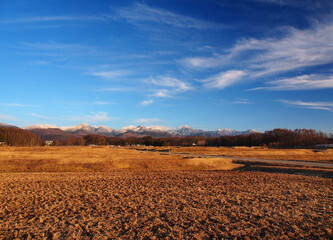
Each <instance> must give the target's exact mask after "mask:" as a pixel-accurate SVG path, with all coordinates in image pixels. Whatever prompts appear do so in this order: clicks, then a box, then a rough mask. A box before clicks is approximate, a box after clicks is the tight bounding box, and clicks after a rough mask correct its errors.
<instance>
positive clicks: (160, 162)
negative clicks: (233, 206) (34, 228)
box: [0, 147, 241, 172]
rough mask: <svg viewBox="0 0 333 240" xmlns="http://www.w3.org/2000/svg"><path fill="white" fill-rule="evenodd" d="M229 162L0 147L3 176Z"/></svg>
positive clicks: (104, 150) (215, 166) (118, 151)
mask: <svg viewBox="0 0 333 240" xmlns="http://www.w3.org/2000/svg"><path fill="white" fill-rule="evenodd" d="M240 166H241V165H239V164H234V163H232V160H229V159H223V158H218V159H209V158H196V159H191V158H183V157H182V156H176V155H167V154H165V153H164V154H163V153H158V152H146V151H142V152H139V151H135V150H132V149H125V148H109V147H1V148H0V172H86V171H92V172H96V171H112V170H119V169H122V170H232V169H235V168H238V167H240Z"/></svg>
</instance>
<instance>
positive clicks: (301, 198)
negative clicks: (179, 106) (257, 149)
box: [0, 171, 333, 239]
mask: <svg viewBox="0 0 333 240" xmlns="http://www.w3.org/2000/svg"><path fill="white" fill-rule="evenodd" d="M332 193H333V181H332V179H323V178H314V177H305V176H295V175H286V174H269V173H253V172H240V171H115V172H104V173H1V174H0V238H1V239H14V238H18V239H74V238H76V239H92V238H93V239H133V238H135V239H160V238H163V239H221V238H227V239H234V238H238V239H249V238H251V239H253V238H261V239H332V237H333V207H332V206H333V194H332Z"/></svg>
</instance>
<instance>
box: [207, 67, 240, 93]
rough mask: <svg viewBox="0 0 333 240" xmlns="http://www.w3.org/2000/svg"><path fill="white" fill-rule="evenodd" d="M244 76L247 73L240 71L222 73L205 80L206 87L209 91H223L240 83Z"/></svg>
mask: <svg viewBox="0 0 333 240" xmlns="http://www.w3.org/2000/svg"><path fill="white" fill-rule="evenodd" d="M244 75H245V72H243V71H240V70H230V71H227V72H221V73H219V74H217V75H215V76H213V77H210V78H208V79H206V80H204V87H205V88H208V89H223V88H226V87H228V86H231V85H234V84H236V83H238V82H239V81H240V80H241V79H242V77H243V76H244Z"/></svg>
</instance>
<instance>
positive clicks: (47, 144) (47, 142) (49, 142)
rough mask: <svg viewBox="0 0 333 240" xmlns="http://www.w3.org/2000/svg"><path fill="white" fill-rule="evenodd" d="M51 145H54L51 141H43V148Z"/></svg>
mask: <svg viewBox="0 0 333 240" xmlns="http://www.w3.org/2000/svg"><path fill="white" fill-rule="evenodd" d="M53 145H54V142H53V141H51V140H47V141H45V146H53Z"/></svg>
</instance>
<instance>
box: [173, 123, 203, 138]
mask: <svg viewBox="0 0 333 240" xmlns="http://www.w3.org/2000/svg"><path fill="white" fill-rule="evenodd" d="M168 132H169V133H170V134H172V135H176V136H182V137H188V136H201V135H202V133H203V132H204V131H203V130H198V129H194V128H191V127H190V126H188V125H184V126H179V127H177V128H176V129H171V130H169V131H168Z"/></svg>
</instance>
